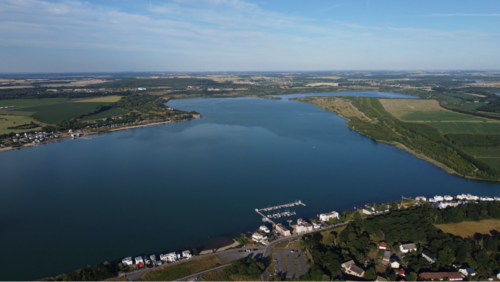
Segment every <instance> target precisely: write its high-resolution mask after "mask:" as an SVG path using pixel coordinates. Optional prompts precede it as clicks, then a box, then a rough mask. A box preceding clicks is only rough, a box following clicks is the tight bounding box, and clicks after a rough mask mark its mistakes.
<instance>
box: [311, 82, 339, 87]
mask: <svg viewBox="0 0 500 282" xmlns="http://www.w3.org/2000/svg"><path fill="white" fill-rule="evenodd" d="M322 85H325V86H339V84H338V83H333V82H318V83H309V84H307V85H306V86H322Z"/></svg>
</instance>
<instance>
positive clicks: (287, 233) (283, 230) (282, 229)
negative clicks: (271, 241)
mask: <svg viewBox="0 0 500 282" xmlns="http://www.w3.org/2000/svg"><path fill="white" fill-rule="evenodd" d="M276 231H278V232H279V233H281V234H282V235H283V236H285V237H289V236H291V235H292V234H291V233H290V230H288V228H286V227H285V226H283V224H281V223H278V224H277V225H276Z"/></svg>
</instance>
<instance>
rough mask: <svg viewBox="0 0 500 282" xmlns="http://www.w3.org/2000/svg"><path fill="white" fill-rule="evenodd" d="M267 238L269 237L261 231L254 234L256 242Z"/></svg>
mask: <svg viewBox="0 0 500 282" xmlns="http://www.w3.org/2000/svg"><path fill="white" fill-rule="evenodd" d="M265 239H267V237H266V236H264V235H262V234H260V233H259V232H255V233H253V235H252V240H253V241H255V242H260V241H262V240H265Z"/></svg>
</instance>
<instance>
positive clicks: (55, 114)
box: [10, 103, 108, 124]
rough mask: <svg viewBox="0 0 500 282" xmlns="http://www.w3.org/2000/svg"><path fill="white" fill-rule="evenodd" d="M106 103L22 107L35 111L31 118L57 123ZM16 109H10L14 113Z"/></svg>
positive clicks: (25, 109) (91, 110)
mask: <svg viewBox="0 0 500 282" xmlns="http://www.w3.org/2000/svg"><path fill="white" fill-rule="evenodd" d="M104 104H108V103H63V104H55V105H46V106H38V107H30V108H23V109H22V111H23V112H35V113H34V114H33V115H31V117H32V118H34V119H36V120H39V121H41V122H44V123H48V124H57V123H58V122H60V121H61V120H70V119H72V118H76V117H78V116H80V115H82V114H86V113H90V112H93V111H95V109H96V108H97V106H99V105H104ZM15 112H16V110H13V111H10V113H12V114H14V113H15Z"/></svg>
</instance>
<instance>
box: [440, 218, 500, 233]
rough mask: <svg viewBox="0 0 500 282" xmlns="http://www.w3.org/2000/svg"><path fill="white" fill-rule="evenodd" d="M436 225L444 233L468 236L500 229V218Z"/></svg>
mask: <svg viewBox="0 0 500 282" xmlns="http://www.w3.org/2000/svg"><path fill="white" fill-rule="evenodd" d="M435 226H436V227H437V228H439V229H441V230H443V232H444V233H450V234H453V235H456V236H460V237H462V238H468V237H472V236H474V234H475V233H480V234H490V231H491V230H496V231H500V220H498V219H483V220H481V221H464V222H460V223H447V224H438V225H435Z"/></svg>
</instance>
